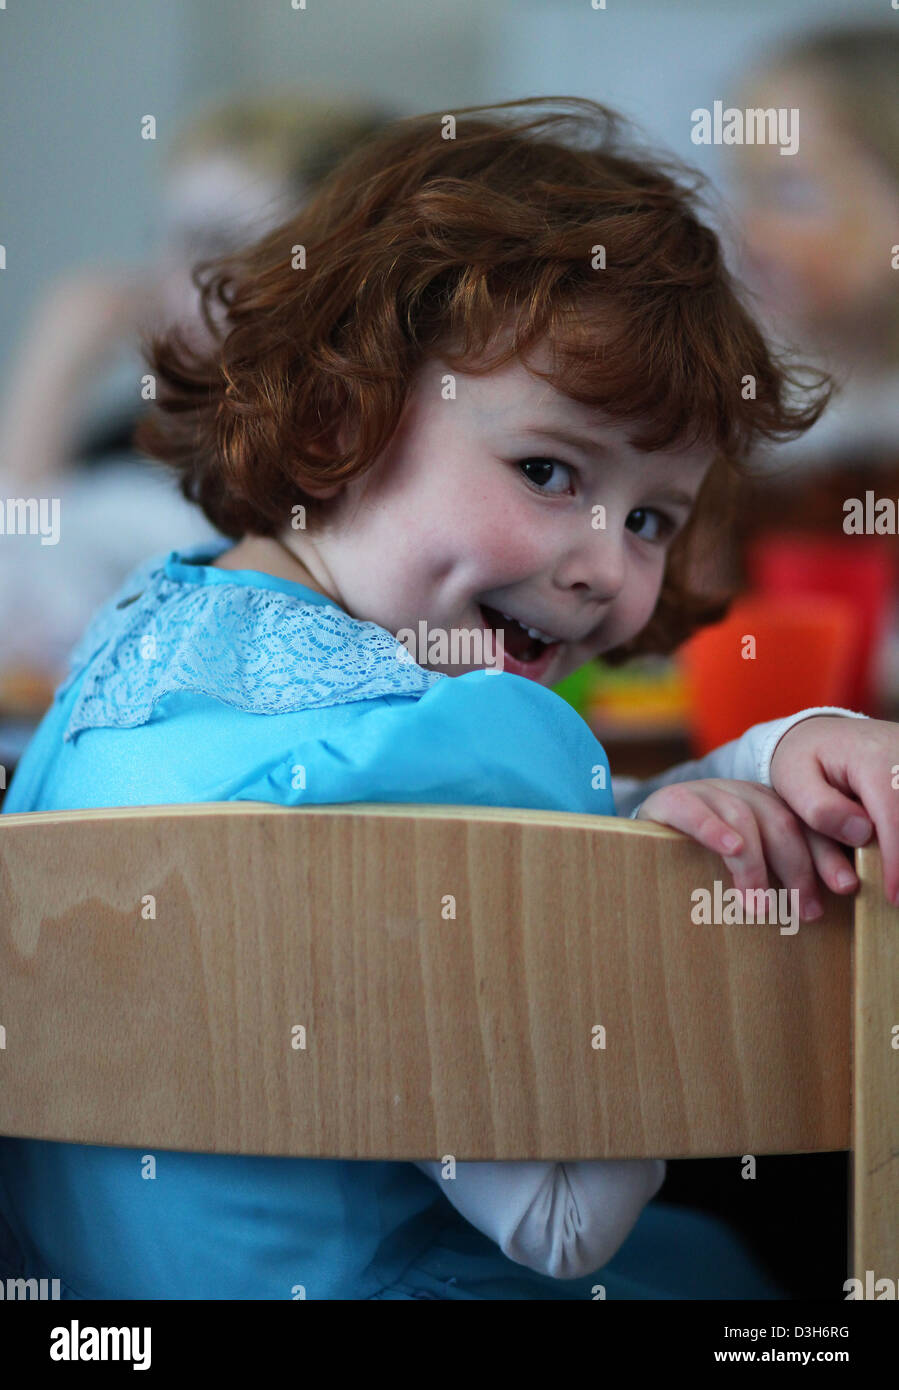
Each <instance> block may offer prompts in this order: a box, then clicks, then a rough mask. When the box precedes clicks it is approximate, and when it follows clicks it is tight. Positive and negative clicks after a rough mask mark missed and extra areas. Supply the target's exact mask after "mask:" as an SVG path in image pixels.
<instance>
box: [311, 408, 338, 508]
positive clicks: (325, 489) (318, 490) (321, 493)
mask: <svg viewBox="0 0 899 1390" xmlns="http://www.w3.org/2000/svg"><path fill="white" fill-rule="evenodd" d="M333 438H334V448H335V449H336V450H337V451H339V452H340V453H343V452H344V450H345V449H346V428H345V426H344V425H342V424H341V425H339V426H338V427H337V429H336V431H335V432H334V436H333ZM309 452H310V453H311V454H312V455H313V456H314V455H316V454H317V455H318V456H319V457H320V458H331V457H332V456H333V455H332V453H331V451H330V450H327V449H325V448H324V447H323V446H322V445H320V444H312V445H310V447H309ZM345 486H346V484H345V483H342V482H341V483H329V484H328V485H327V486H325V485H324V484H322V485H321V486H319V485H318V484H317V483H316V484H314V485H313V486H311V487H310V486H309V485H308V484H307V485H306V487H305V491H306V492H308V493H309V496H310V497H315V498H316V499H318V500H319V501H322V502H324V501H326V500H327V498H329V497H336V496H337V494H338V492H340V491H342V489H343V488H344V487H345Z"/></svg>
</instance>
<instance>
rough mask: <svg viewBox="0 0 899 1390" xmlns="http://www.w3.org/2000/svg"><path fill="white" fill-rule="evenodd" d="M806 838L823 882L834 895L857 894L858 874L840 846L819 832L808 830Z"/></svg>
mask: <svg viewBox="0 0 899 1390" xmlns="http://www.w3.org/2000/svg"><path fill="white" fill-rule="evenodd" d="M805 838H806V841H807V843H808V847H809V850H810V851H811V855H812V859H813V860H814V862H815V868H816V870H817V872H818V877H819V878H820V879H821V882H822V883H823V884H825V886H826V887H827V888H829V889H830V891H831V892H832V893H853V892H855V890H856V888H857V887H858V874H857V873H856V872H855V870H854V868H853V867H852V860H851V859H848V858H847V857H846V855H845V853H844V852H843V850H841V849H840V847H839V845H836V844H834V842H833V840H829V839H828V838H827V836H826V835H819V834H818V832H817V830H808V829H807V830H806V832H805Z"/></svg>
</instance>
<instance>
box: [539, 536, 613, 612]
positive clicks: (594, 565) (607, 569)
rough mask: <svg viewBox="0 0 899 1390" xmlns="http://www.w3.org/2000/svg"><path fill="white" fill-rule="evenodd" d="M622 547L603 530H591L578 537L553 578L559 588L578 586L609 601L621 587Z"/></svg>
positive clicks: (596, 597)
mask: <svg viewBox="0 0 899 1390" xmlns="http://www.w3.org/2000/svg"><path fill="white" fill-rule="evenodd" d="M625 565H626V558H625V546H624V542H623V539H617V538H616V537H614V536H612V535H610V534H609V533H608V532H607V531H593V532H591V534H590V536H589V538H588V539H587V540H586V541H584V540H580V541H579V542H578V543H577V544H576V545H575V546H574V547H573V548H572V549H571V550H570V551H568V552H567V554H566V555H565V557H564V559H563V560H562V561H561V563H560V565H559V568H558V571H557V574H556V581H557V583H558V584H559V585H560V587H561V588H565V589H578V590H580V591H581V593H582V594H584V596H585V597H586V596H587V594H588V592H589V596H590V597H592V598H595V599H598V600H599V601H601V602H603V603H611V601H612V600H613V599H614V598H617V596H618V594H619V593H620V592H621V590H622V588H623V586H624V576H625Z"/></svg>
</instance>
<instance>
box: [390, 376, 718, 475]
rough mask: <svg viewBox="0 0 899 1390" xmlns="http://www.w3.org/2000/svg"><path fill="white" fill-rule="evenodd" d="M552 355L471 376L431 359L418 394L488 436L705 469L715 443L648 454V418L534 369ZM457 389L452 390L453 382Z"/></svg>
mask: <svg viewBox="0 0 899 1390" xmlns="http://www.w3.org/2000/svg"><path fill="white" fill-rule="evenodd" d="M550 360H551V359H550V356H549V354H548V352H547V351H546V350H545V349H543V350H542V351H541V352H540V353H539V354H538V353H534V354H530V355H529V357H528V360H527V363H525V362H524V361H523V360H522V359H521V358H517V357H516V358H512V359H510V361H509V362H506V363H504V364H503V365H502V366H501V367H498V368H495V369H494V370H492V371H489V372H485V373H483V374H481V373H475V374H469V373H467V372H465V370H464V369H459V368H453V367H451V366H450V365H449V364H448V363H447V362H446V361H443V360H441V359H439V358H435V359H432V360H431V361H429V362H428V363H427V364H426V365H425V367H424V369H423V371H422V373H421V375H420V377H419V382H418V386H417V394H418V395H419V398H420V399H421V400H423V401H425V402H431V403H432V404H434V405H437V403H438V402H439V406H438V407H437V413H438V414H439V412H441V411H442V410H443V408H444V406H447V407H448V408H455V407H457V406H460V405H461V407H462V413H463V414H464V417H465V423H466V425H467V426H468V427H469V428H470V429H471V430H473V431H477V432H480V434H481V435H482V436H483V437H484V438H485V440H487V441H497V442H499V441H501V440H504V439H507V440H508V441H509V442H510V443H511V442H513V441H515V442H518V443H520V444H521V445H524V444H525V442H526V441H529V442H530V444H532V445H535V446H536V445H537V444H540V443H541V442H544V443H545V445H546V447H547V448H550V447H551V445H552V442H553V441H555V442H556V443H558V444H561V443H563V442H566V441H567V442H568V444H569V446H570V447H571V448H576V449H579V450H580V451H582V452H586V453H587V454H589V455H593V456H595V457H596V459H597V460H598V461H599V462H605V463H607V464H609V465H611V464H614V463H615V462H620V461H622V460H625V459H626V460H629V461H631V462H635V461H639V462H640V463H641V464H642V465H644V466H646V467H647V468H655V467H663V468H664V469H665V470H666V471H672V470H676V471H677V472H678V473H681V474H684V475H689V474H692V473H694V472H696V471H698V472H705V470H706V469H707V468H708V466H709V465H710V463H711V462H712V458H713V456H714V450H713V449H712V448H711V447H710V446H709V445H704V444H694V445H692V446H686V447H685V446H682V445H681V446H673V447H671V448H669V449H664V450H657V451H652V452H646V451H645V450H638V449H636V448H635V446H634V444H633V438H634V436H635V435H639V433H640V431H641V429H642V428H643V427H645V425H646V424H648V423H649V422H648V421H640V420H637V421H633V420H632V421H624V420H621V419H616V418H615V417H614V416H613V415H610V414H609V413H608V412H607V411H604V410H601V409H599V408H598V407H595V406H590V405H586V404H585V403H584V402H583V401H578V400H574V399H573V398H572V397H571V396H567V395H566V394H565V393H564V391H562V390H560V389H559V388H558V387H557V386H555V385H554V384H553V383H552V382H551V381H547V380H545V379H544V378H543V377H541V376H538V375H536V374H535V373H534V372H533V371H532V370H530V368H531V367H535V366H536V367H537V368H538V370H541V371H543V370H547V369H548V368H549V365H550ZM450 384H451V387H452V389H451V390H448V389H447V388H448V386H450Z"/></svg>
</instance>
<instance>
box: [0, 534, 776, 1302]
mask: <svg viewBox="0 0 899 1390" xmlns="http://www.w3.org/2000/svg"><path fill="white" fill-rule="evenodd" d="M228 544H229V543H228V542H223V543H220V544H215V543H213V544H209V543H205V544H202V545H200V546H194V547H192V548H191V549H189V550H185V551H182V552H177V551H172V552H171V553H170V554H169V555H168V557H164V556H160V557H156V558H154V559H153V560H149V561H146V562H145V563H144V564H143V565H141V566H139V567H138V569H137V570H136V571H135V572H134V573H133V574H132V576H130V578H129V579H128V581H126V583H125V585H123V586H122V588H121V589H120V590H119V592H118V593H117V594H116V595H115V596H114V597H113V598H112V599H111V600H110V601H109V603H107V604H106V605H105V607H104V608H102V609H101V610H100V611H99V613H98V614H97V616H96V617H95V618H94V620H93V622H92V623H91V625H90V627H89V628H88V630H87V631H86V633H85V635H84V637H83V638H82V640H81V641H80V642H79V643H78V645H77V646H76V648H75V650H74V652H73V653H72V657H71V662H70V670H69V674H68V676H67V678H66V680H65V681H64V682H63V683H62V685H61V686H60V687H59V689H58V690H57V692H56V695H55V697H54V701H53V704H52V706H51V707H50V709H49V710H48V711H47V713H46V715H45V717H44V719H43V721H42V722H41V724H40V726H39V728H38V729H37V731H36V733H35V735H34V738H33V739H32V741H31V743H30V744H29V746H28V748H27V749H26V751H25V753H24V755H23V757H22V760H21V762H20V763H19V766H18V767H17V769H16V772H15V775H14V777H13V780H12V784H11V787H10V789H9V792H8V794H7V798H6V801H5V804H4V806H3V813H4V814H6V813H14V812H21V811H48V810H69V809H78V808H85V807H93V806H135V805H164V804H174V803H182V802H205V801H271V802H277V803H280V804H282V805H311V804H325V803H335V802H359V801H371V802H378V801H381V802H412V803H414V802H418V803H434V804H446V805H452V804H457V805H489V806H509V807H513V806H514V807H531V808H536V809H540V808H542V809H548V810H563V811H582V812H593V813H594V814H601V815H614V814H615V806H614V800H613V797H612V793H611V790H610V777H609V768H608V762H607V760H606V756H605V753H604V752H603V749H602V746H601V745H600V744H599V743H598V742H597V741H596V739H595V738H594V736H593V735H592V733H591V732H590V730H589V729H588V727H587V725H586V724H585V723H584V722H583V721H582V720H581V719H580V717H579V716H578V715H577V714H575V712H574V711H573V710H572V709H571V708H570V706H569V705H567V704H566V703H565V702H564V701H563V700H562V699H561V698H560V697H559V696H557V695H555V694H554V693H553V692H552V691H550V690H548V689H546V688H545V687H542V686H539V685H537V684H535V683H534V682H532V681H528V680H525V679H523V678H521V677H518V676H512V675H506V674H503V673H500V674H496V673H492V672H485V671H477V672H471V673H469V674H467V675H464V676H460V677H455V678H450V677H446V676H443V675H441V674H439V673H436V672H432V671H426V670H423V669H422V668H421V667H419V666H417V665H415V664H414V663H412V662H409V661H403V660H401V659H398V658H397V647H398V644H397V642H396V639H395V638H394V637H393V636H392V635H391V634H390V633H388V632H386V631H385V630H384V629H383V628H380V627H378V626H377V625H376V624H374V623H360V622H357V621H356V620H355V619H353V618H351V617H350V616H349V615H348V614H346V613H345V612H343V610H341V609H340V608H338V607H336V606H335V604H334V603H333V602H332V601H331V600H330V599H327V598H325V597H324V596H323V595H321V594H318V593H315V592H314V591H312V590H310V589H307V588H305V587H304V586H303V585H300V584H295V583H291V582H289V581H287V580H283V579H279V578H276V577H274V576H271V575H263V574H261V573H258V572H256V571H229V570H220V569H214V568H212V567H211V566H210V565H209V563H208V562H209V561H210V560H212V559H214V558H215V557H216V555H217V554H219V553H220V552H221V551H222V550H224V549H226V548H227V546H228ZM260 715H264V716H265V718H260V717H259V716H260ZM143 1158H144V1155H143V1152H142V1151H140V1150H136V1149H121V1148H109V1147H103V1146H96V1145H75V1144H62V1143H52V1142H49V1141H44V1140H27V1139H15V1138H9V1137H6V1138H0V1277H3V1276H5V1275H25V1276H30V1277H35V1278H41V1277H45V1278H57V1279H59V1280H60V1281H61V1284H62V1288H63V1296H64V1297H66V1298H72V1299H77V1298H91V1299H92V1298H125V1299H158V1298H159V1299H162V1298H164V1299H198V1298H209V1299H295V1298H303V1297H305V1298H310V1299H345V1298H349V1299H363V1298H373V1299H381V1298H387V1299H407V1298H408V1299H412V1298H452V1299H510V1298H511V1299H534V1298H537V1299H558V1298H561V1299H594V1298H596V1297H598V1296H605V1297H606V1298H608V1299H612V1298H640V1299H652V1298H663V1299H676V1298H688V1299H689V1298H733V1299H740V1298H777V1297H781V1296H783V1295H782V1291H781V1290H779V1289H778V1288H777V1287H776V1286H775V1285H774V1284H772V1283H771V1282H770V1281H769V1280H768V1279H767V1278H766V1276H765V1275H764V1274H763V1273H762V1272H761V1271H760V1270H758V1269H757V1268H756V1267H755V1266H754V1265H753V1264H752V1262H751V1260H750V1259H749V1258H748V1256H747V1254H746V1252H745V1250H744V1249H743V1248H742V1246H741V1245H740V1244H739V1242H738V1241H737V1240H736V1238H735V1237H734V1236H733V1235H732V1234H731V1233H730V1232H729V1231H728V1230H727V1228H725V1227H724V1226H722V1225H720V1224H719V1223H717V1222H714V1221H712V1220H710V1219H708V1218H706V1217H704V1216H701V1215H698V1214H696V1213H692V1212H687V1211H683V1210H680V1209H678V1208H675V1207H669V1206H667V1205H665V1204H664V1203H660V1202H652V1203H650V1204H649V1206H648V1207H647V1208H645V1210H644V1212H643V1213H642V1215H641V1217H640V1219H639V1221H638V1222H637V1224H636V1226H635V1228H634V1230H633V1231H632V1233H631V1235H630V1236H629V1237H628V1239H627V1240H626V1241H625V1243H624V1245H623V1246H622V1247H621V1248H620V1250H619V1251H618V1252H617V1254H616V1255H615V1257H614V1258H613V1259H612V1260H611V1261H610V1262H609V1264H608V1265H606V1266H605V1267H604V1268H603V1269H602V1270H599V1271H597V1272H596V1273H595V1274H592V1275H589V1276H586V1277H584V1278H579V1279H573V1280H558V1279H553V1278H551V1277H549V1276H548V1275H543V1274H540V1273H537V1272H536V1271H533V1270H530V1269H527V1268H525V1267H524V1266H522V1265H519V1264H517V1263H515V1262H514V1261H512V1260H510V1259H508V1258H507V1257H506V1256H505V1255H504V1254H503V1253H502V1251H500V1249H499V1248H498V1247H497V1246H496V1245H495V1244H494V1243H493V1242H492V1241H491V1240H489V1239H488V1238H487V1237H486V1236H484V1235H483V1234H482V1233H481V1232H480V1231H478V1230H476V1229H475V1227H473V1226H472V1225H470V1224H469V1223H468V1222H467V1221H465V1219H464V1218H463V1217H462V1216H461V1215H460V1214H459V1213H458V1212H457V1211H456V1209H455V1208H454V1207H453V1206H452V1204H451V1203H450V1202H449V1201H448V1200H447V1198H446V1197H445V1196H444V1195H443V1193H442V1192H441V1191H440V1190H439V1188H438V1187H437V1186H436V1185H435V1184H434V1183H433V1182H432V1181H431V1180H430V1178H428V1177H427V1176H426V1175H425V1174H424V1173H422V1172H421V1171H420V1170H419V1169H417V1168H416V1167H415V1166H414V1165H413V1164H411V1163H401V1162H378V1161H371V1160H331V1159H295V1158H270V1157H252V1156H242V1155H218V1154H200V1155H198V1154H193V1153H186V1152H184V1153H182V1152H172V1151H162V1152H158V1153H156V1154H155V1158H156V1176H155V1178H153V1179H148V1178H145V1177H144V1176H142V1174H143V1172H144V1170H145V1165H143V1163H142V1159H143ZM600 1285H601V1286H602V1290H603V1293H602V1294H600V1293H599V1290H598V1288H597V1286H600Z"/></svg>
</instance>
